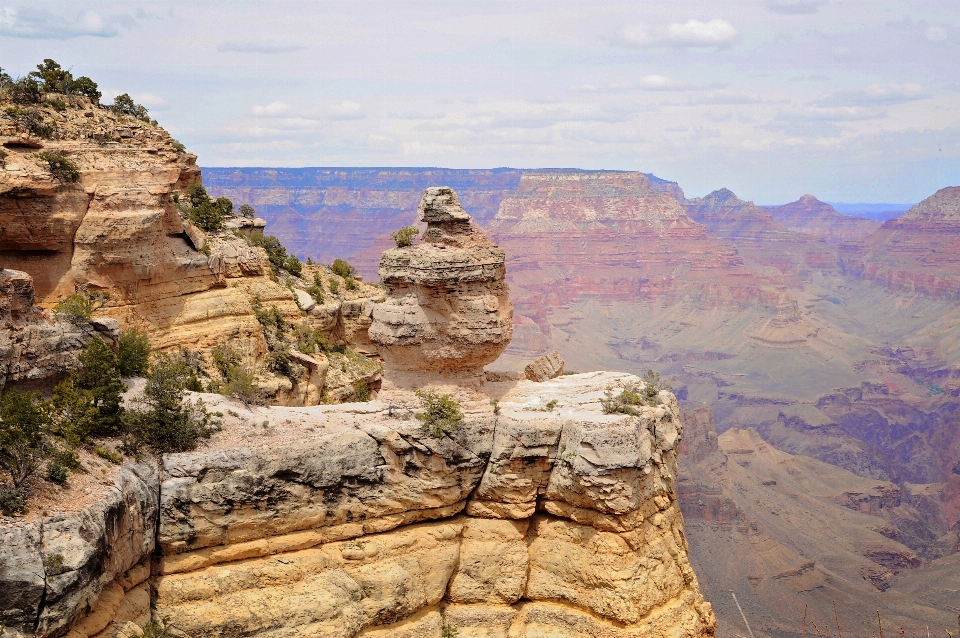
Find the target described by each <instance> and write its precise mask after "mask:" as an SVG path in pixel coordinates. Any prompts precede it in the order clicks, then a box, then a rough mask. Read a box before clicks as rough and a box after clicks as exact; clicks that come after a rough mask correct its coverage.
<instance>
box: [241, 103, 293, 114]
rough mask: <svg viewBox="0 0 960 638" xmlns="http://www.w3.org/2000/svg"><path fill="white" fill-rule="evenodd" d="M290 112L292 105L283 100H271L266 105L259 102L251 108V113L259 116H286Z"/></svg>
mask: <svg viewBox="0 0 960 638" xmlns="http://www.w3.org/2000/svg"><path fill="white" fill-rule="evenodd" d="M289 113H290V105H289V104H284V103H283V102H271V103H270V104H267V105H266V106H260V105H259V104H257V105H256V106H254V107H253V108H252V109H250V114H251V115H256V116H257V117H286V116H287V115H289Z"/></svg>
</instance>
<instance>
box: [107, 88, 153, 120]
mask: <svg viewBox="0 0 960 638" xmlns="http://www.w3.org/2000/svg"><path fill="white" fill-rule="evenodd" d="M110 110H111V111H113V112H114V113H116V114H117V115H129V116H130V117H134V118H136V119H138V120H140V121H142V122H147V123H148V124H150V123H152V122H151V120H150V115H149V114H148V112H147V108H146V107H145V106H143V105H142V104H137V103H136V102H134V101H133V98H132V97H130V94H128V93H123V94H121V95H118V96H117V97H115V98H113V104H112V105H111V106H110Z"/></svg>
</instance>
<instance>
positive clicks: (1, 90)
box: [0, 58, 182, 182]
mask: <svg viewBox="0 0 960 638" xmlns="http://www.w3.org/2000/svg"><path fill="white" fill-rule="evenodd" d="M101 96H102V94H101V92H100V89H99V87H98V86H97V83H96V82H94V81H93V80H91V79H90V78H88V77H86V76H80V77H77V78H75V77H73V73H71V72H70V70H69V69H64V68H63V67H61V66H60V64H58V63H57V62H56V61H55V60H51V59H49V58H47V59H45V60H44V61H43V63H41V64H38V65H37V70H36V71H31V72H29V73H27V74H26V75H25V76H23V77H20V78H14V77H13V76H11V75H10V74H9V73H8V72H6V71H4V70H3V69H0V102H8V103H10V104H12V106H8V107H6V108H5V109H4V110H3V112H2V114H0V116H2V117H4V118H6V119H8V120H10V121H11V122H12V123H13V125H14V127H15V128H16V129H17V131H19V132H20V133H22V134H24V135H27V136H28V137H36V138H40V139H56V138H57V137H58V136H59V129H58V127H57V123H56V117H55V114H51V113H50V111H49V109H52V110H53V111H56V112H57V113H62V112H63V111H65V110H66V109H68V108H71V107H77V106H81V105H83V104H85V100H84V99H83V98H85V99H86V100H89V101H90V102H91V103H92V104H93V105H95V106H100V107H101V108H106V109H109V110H110V111H112V112H113V113H115V114H116V115H119V116H123V117H132V118H135V119H138V120H140V121H142V122H146V123H148V124H151V125H153V126H157V121H156V120H152V119H150V115H149V112H148V111H147V108H146V107H145V106H143V105H142V104H137V103H136V102H135V101H134V100H133V98H132V97H130V95H129V94H128V93H123V94H121V95H118V96H117V97H116V98H114V101H113V104H111V105H110V106H101V105H100V98H101ZM104 141H111V140H104ZM181 146H182V145H181ZM57 179H59V180H60V181H63V182H72V181H76V179H65V178H63V177H61V176H57Z"/></svg>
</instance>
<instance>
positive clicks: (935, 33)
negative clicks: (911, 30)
mask: <svg viewBox="0 0 960 638" xmlns="http://www.w3.org/2000/svg"><path fill="white" fill-rule="evenodd" d="M924 35H925V36H926V38H927V40H930V41H931V42H943V41H944V40H946V39H947V37H948V36H949V35H950V34H949V33H947V30H946V29H944V28H943V27H930V28H929V29H927V30H926V32H925V33H924Z"/></svg>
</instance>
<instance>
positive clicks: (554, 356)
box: [523, 350, 563, 381]
mask: <svg viewBox="0 0 960 638" xmlns="http://www.w3.org/2000/svg"><path fill="white" fill-rule="evenodd" d="M561 374H563V359H561V358H560V353H559V352H557V351H556V350H554V351H553V352H550V353H548V354H545V355H543V356H542V357H537V358H536V359H534V360H533V361H531V362H530V363H528V364H527V366H526V367H525V368H524V369H523V375H524V376H525V377H526V378H527V379H528V380H529V381H547V380H549V379H555V378H557V377H559V376H560V375H561Z"/></svg>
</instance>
